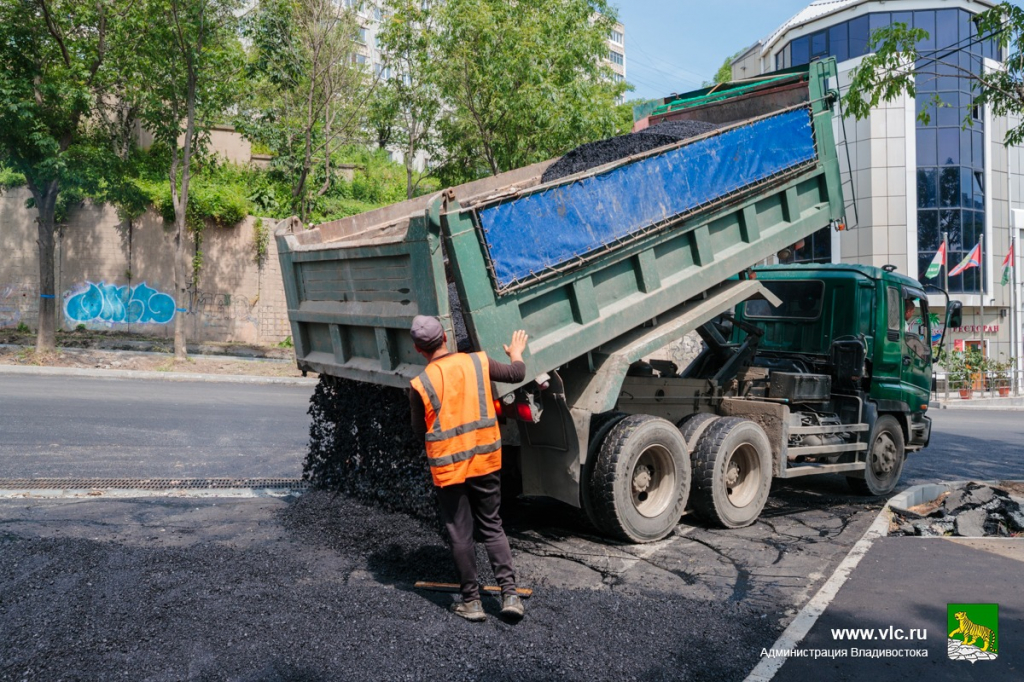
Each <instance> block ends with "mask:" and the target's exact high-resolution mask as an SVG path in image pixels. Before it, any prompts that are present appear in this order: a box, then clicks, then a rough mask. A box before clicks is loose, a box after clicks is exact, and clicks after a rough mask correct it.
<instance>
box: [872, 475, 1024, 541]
mask: <svg viewBox="0 0 1024 682" xmlns="http://www.w3.org/2000/svg"><path fill="white" fill-rule="evenodd" d="M893 524H894V526H895V528H894V529H893V530H891V531H890V533H889V535H917V536H924V537H933V536H940V535H955V536H960V537H1020V536H1022V535H1024V499H1021V498H1018V497H1014V496H1013V495H1011V494H1010V493H1009V492H1007V491H1006V490H1003V489H1002V488H998V487H994V486H988V485H984V484H980V483H968V484H967V485H966V486H964V487H963V488H960V489H958V490H954V491H952V492H950V493H948V494H946V495H943V496H941V497H940V498H939V499H938V500H936V501H934V502H932V503H927V504H924V505H919V506H918V507H914V508H912V509H909V510H906V509H894V510H893Z"/></svg>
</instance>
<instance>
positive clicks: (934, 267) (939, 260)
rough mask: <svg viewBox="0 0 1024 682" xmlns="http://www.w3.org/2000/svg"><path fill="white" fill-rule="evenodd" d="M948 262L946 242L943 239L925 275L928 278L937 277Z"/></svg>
mask: <svg viewBox="0 0 1024 682" xmlns="http://www.w3.org/2000/svg"><path fill="white" fill-rule="evenodd" d="M945 264H946V242H945V241H943V242H942V244H940V245H939V250H938V251H936V252H935V258H933V259H932V264H931V265H929V266H928V270H927V271H925V273H924V276H925V277H926V278H927V279H932V278H933V277H937V276H938V274H939V269H940V268H941V267H942V266H943V265H945Z"/></svg>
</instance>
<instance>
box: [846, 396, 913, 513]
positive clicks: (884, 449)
mask: <svg viewBox="0 0 1024 682" xmlns="http://www.w3.org/2000/svg"><path fill="white" fill-rule="evenodd" d="M870 443H871V444H870V445H869V446H868V452H867V459H866V461H865V463H864V475H863V477H861V476H847V477H846V481H847V483H849V484H850V488H851V489H853V492H855V493H857V494H858V495H888V494H889V493H891V492H892V491H893V489H895V488H896V484H897V483H899V482H900V476H901V475H902V474H903V461H904V460H905V459H906V458H907V454H906V444H905V441H904V440H903V427H902V426H900V423H899V422H898V421H897V420H896V418H895V417H893V416H892V415H888V414H885V415H882V416H881V417H879V418H878V421H876V422H875V428H874V429H872V432H871V441H870Z"/></svg>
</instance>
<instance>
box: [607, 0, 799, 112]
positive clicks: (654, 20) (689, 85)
mask: <svg viewBox="0 0 1024 682" xmlns="http://www.w3.org/2000/svg"><path fill="white" fill-rule="evenodd" d="M810 1H811V0H612V2H611V4H613V5H615V6H617V7H618V10H619V20H620V21H621V22H622V23H623V24H624V25H625V27H626V80H627V81H628V82H630V83H632V84H633V85H635V86H636V90H634V91H633V92H631V93H628V94H627V95H626V98H627V99H634V98H639V99H653V98H656V97H665V96H666V95H668V94H670V93H672V92H686V91H687V90H694V89H696V88H699V87H700V86H701V82H702V81H705V80H711V78H712V76H714V74H715V71H717V70H718V67H719V66H721V65H722V60H724V59H725V58H726V57H727V56H730V55H732V54H733V53H735V52H736V51H738V50H740V49H742V48H745V47H748V46H750V45H751V44H752V43H753V42H754V41H755V40H759V39H761V38H764V37H766V36H767V35H768V34H769V33H771V32H772V31H774V30H775V29H776V28H778V26H779V25H780V24H782V23H783V22H785V21H786V20H787V19H789V18H790V17H791V16H793V15H794V14H796V13H797V12H799V11H800V10H801V9H803V8H804V7H806V6H807V5H809V4H810Z"/></svg>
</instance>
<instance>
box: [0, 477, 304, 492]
mask: <svg viewBox="0 0 1024 682" xmlns="http://www.w3.org/2000/svg"><path fill="white" fill-rule="evenodd" d="M226 488H256V489H273V490H308V489H309V484H308V483H307V482H306V481H303V480H301V479H298V478H0V489H2V490H182V489H185V490H211V489H212V490H224V489H226Z"/></svg>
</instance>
